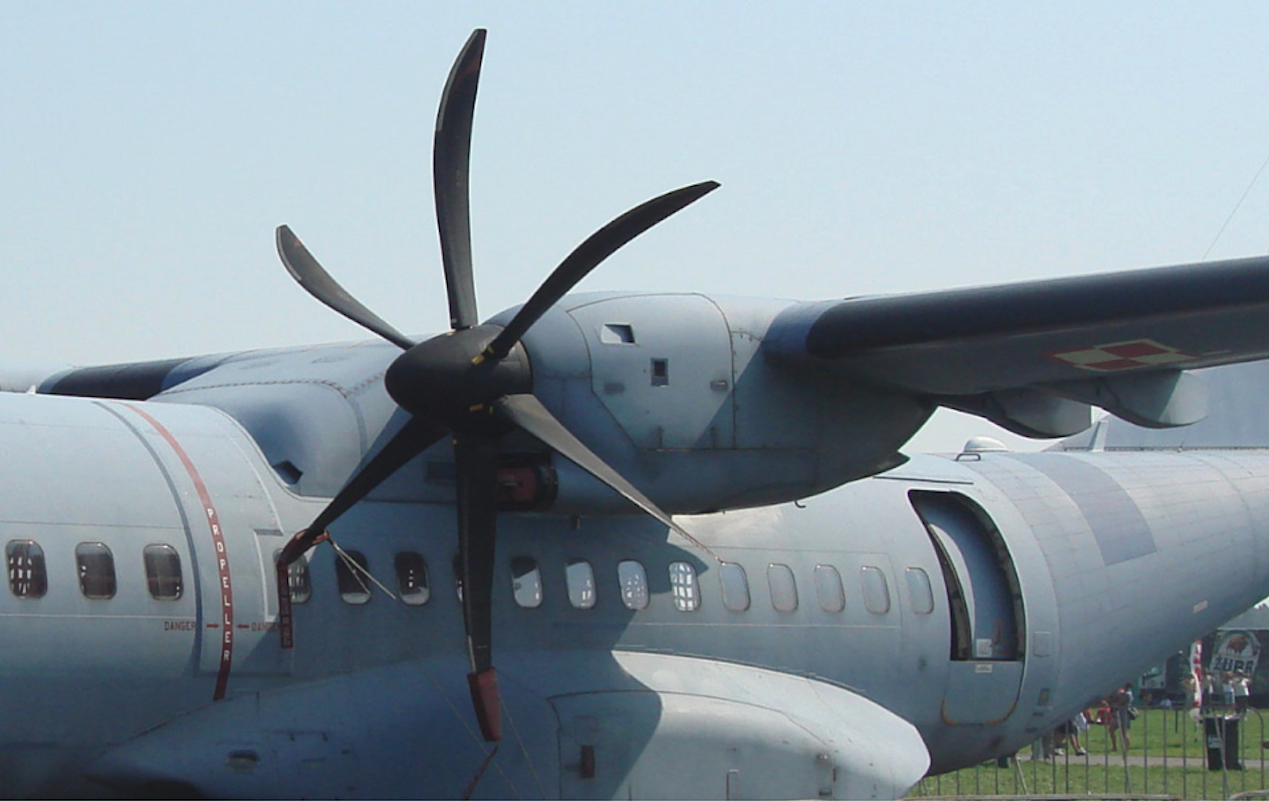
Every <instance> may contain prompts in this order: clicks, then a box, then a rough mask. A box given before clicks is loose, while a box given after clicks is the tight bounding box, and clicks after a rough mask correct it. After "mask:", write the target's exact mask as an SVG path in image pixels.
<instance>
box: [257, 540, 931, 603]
mask: <svg viewBox="0 0 1269 801" xmlns="http://www.w3.org/2000/svg"><path fill="white" fill-rule="evenodd" d="M275 556H276V555H275ZM510 566H511V594H512V597H513V598H514V599H515V602H516V604H518V605H519V606H521V607H524V608H526V609H536V608H538V607H539V606H541V605H542V600H543V598H544V590H543V580H542V570H541V568H540V567H539V566H538V563H537V560H535V559H533V558H532V557H529V556H516V557H513V558H512V560H511V565H510ZM393 567H394V569H395V572H396V578H397V590H398V593H399V596H400V598H401V600H402V601H403V602H405V603H407V604H410V605H412V606H421V605H423V604H425V603H427V602H428V601H429V600H430V599H431V596H432V592H431V588H430V583H429V580H428V570H427V562H426V561H425V560H424V558H423V556H422V555H421V554H417V553H414V552H410V551H406V552H402V553H398V554H397V555H396V556H395V557H394V558H393ZM668 571H669V579H670V596H671V599H672V601H673V603H674V608H675V609H677V610H678V611H680V612H694V611H696V610H697V609H699V608H700V606H701V589H700V583H699V579H698V577H697V573H696V568H694V567H693V566H692V565H691V564H689V563H688V562H672V563H670V565H669V568H668ZM766 572H767V576H766V578H767V587H768V590H769V591H770V596H771V605H772V606H773V607H774V608H775V609H776V611H779V612H795V611H797V609H798V605H799V597H798V584H797V579H796V577H795V576H794V574H793V569H792V568H790V567H789V566H788V565H785V564H779V563H771V564H769V565H767V571H766ZM335 574H336V579H337V583H338V585H339V594H340V597H341V598H343V600H344V601H345V602H347V603H350V604H364V603H367V602H368V601H369V600H370V580H369V576H370V573H369V563H368V562H367V560H366V557H365V556H364V555H363V554H361V553H360V552H358V551H346V552H345V554H344V556H342V557H341V556H338V555H337V556H336V560H335ZM454 575H455V577H456V585H457V586H456V589H457V592H458V596H459V598H461V597H462V591H463V588H462V579H461V578H460V577H459V576H460V572H459V566H458V564H457V560H455V565H454ZM718 575H719V580H720V584H721V588H722V602H723V607H724V608H726V609H727V610H729V611H732V612H744V611H747V610H748V609H749V608H750V603H751V599H750V591H749V576H748V573H747V572H746V571H745V568H744V567H743V566H741V565H739V564H736V563H735V562H724V563H722V565H721V566H720V567H719V573H718ZM904 580H905V581H906V583H907V588H908V596H909V598H910V602H911V605H912V611H913V612H914V613H915V614H918V615H928V614H930V613H931V612H933V611H934V592H933V589H932V587H931V586H930V577H929V575H928V574H927V573H926V572H925V571H924V570H922V569H921V568H919V567H910V568H907V569H906V570H905V571H904ZM859 581H860V584H861V586H862V588H863V596H864V608H865V609H867V610H868V611H869V612H871V613H873V614H876V615H884V614H886V613H888V612H889V611H890V585H889V582H888V580H887V579H886V574H885V573H884V572H883V571H882V570H881V568H879V567H874V566H868V565H866V566H864V567H861V568H860V570H859ZM289 583H290V589H291V600H292V602H293V603H304V602H305V601H307V600H308V599H309V597H310V595H311V592H312V591H311V587H310V583H309V578H308V565H307V563H306V562H304V561H303V560H298V561H296V562H294V563H292V564H291V566H290V572H289ZM564 585H565V588H566V590H567V592H568V601H569V603H570V604H571V605H572V606H573V607H574V608H576V609H590V608H591V607H593V606H594V605H595V602H596V601H597V599H598V591H597V588H596V581H595V571H594V568H592V567H591V564H590V562H588V561H586V560H584V559H570V560H569V561H568V562H567V563H566V564H565V566H564ZM813 585H814V588H815V598H816V601H817V602H818V604H819V607H820V609H822V610H824V611H825V612H832V613H840V612H843V611H845V609H846V590H845V586H844V584H843V582H842V575H841V573H840V572H839V571H838V569H837V568H836V567H834V566H832V565H824V564H820V565H816V566H815V570H814V574H813ZM617 589H618V592H619V593H620V597H621V602H622V604H623V605H625V607H626V608H627V609H631V610H636V611H637V610H641V609H646V608H647V606H648V602H649V600H650V592H649V589H648V574H647V571H646V569H645V568H644V566H643V564H642V563H640V562H637V561H635V560H632V559H627V560H624V561H621V562H618V563H617Z"/></svg>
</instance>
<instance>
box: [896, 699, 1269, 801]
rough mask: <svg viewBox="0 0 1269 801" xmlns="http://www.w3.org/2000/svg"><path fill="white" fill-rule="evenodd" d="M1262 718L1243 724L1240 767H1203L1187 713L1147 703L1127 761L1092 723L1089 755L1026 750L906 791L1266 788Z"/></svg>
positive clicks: (1106, 793) (1215, 793)
mask: <svg viewBox="0 0 1269 801" xmlns="http://www.w3.org/2000/svg"><path fill="white" fill-rule="evenodd" d="M1265 723H1266V721H1265V718H1263V717H1261V715H1260V714H1259V713H1258V712H1257V711H1256V710H1251V711H1250V712H1249V713H1248V714H1247V718H1246V720H1244V721H1243V722H1242V724H1241V726H1240V731H1239V735H1240V736H1239V741H1240V742H1239V752H1240V756H1241V760H1242V764H1243V766H1244V768H1245V769H1244V770H1242V771H1209V770H1207V752H1206V744H1205V743H1204V738H1203V736H1202V733H1201V731H1200V730H1199V728H1198V726H1197V725H1195V724H1194V723H1193V722H1192V721H1191V720H1190V719H1189V717H1188V714H1187V713H1186V712H1175V711H1170V710H1149V711H1143V712H1142V714H1141V717H1139V718H1138V719H1137V720H1135V721H1133V724H1132V728H1131V730H1130V735H1131V741H1132V747H1131V748H1130V749H1129V750H1128V757H1130V759H1128V760H1127V761H1126V760H1125V759H1124V755H1123V752H1122V751H1116V752H1112V751H1110V742H1109V739H1108V736H1107V730H1106V727H1104V726H1092V727H1091V728H1090V731H1088V732H1087V733H1086V734H1085V735H1084V736H1083V737H1082V738H1081V739H1082V741H1083V742H1082V744H1083V746H1084V747H1085V748H1086V749H1087V750H1088V752H1089V754H1088V756H1087V757H1079V756H1075V755H1074V754H1073V753H1072V752H1071V751H1070V749H1067V750H1066V755H1065V756H1061V757H1057V758H1055V759H1053V760H1051V761H1050V760H1036V761H1030V760H1029V756H1030V749H1026V750H1024V751H1023V752H1022V754H1021V756H1022V757H1023V758H1022V759H1021V760H1018V761H1016V762H1013V763H1011V764H1010V765H1009V767H1008V768H999V767H997V766H996V763H995V762H989V763H986V764H984V765H980V766H977V767H973V768H965V769H963V770H959V771H955V772H953V773H948V774H944V775H942V776H931V777H927V778H926V779H924V780H923V781H922V782H921V784H920V785H918V786H917V787H916V788H914V789H913V791H912V793H911V796H912V797H922V796H924V797H930V796H971V797H983V796H993V795H1001V796H1036V795H1079V796H1089V797H1093V798H1097V797H1112V796H1122V795H1135V796H1143V795H1154V796H1172V797H1177V798H1187V799H1189V798H1229V797H1230V796H1233V795H1235V794H1238V793H1247V792H1255V791H1262V790H1269V751H1266V750H1265V749H1264V748H1263V747H1262V743H1263V742H1264V741H1266V740H1269V732H1267V731H1266V730H1265ZM1120 747H1121V748H1122V743H1120ZM1141 757H1148V758H1149V759H1148V761H1147V760H1142V759H1140V758H1141ZM1130 762H1131V763H1136V764H1128V763H1130ZM1147 762H1148V764H1147Z"/></svg>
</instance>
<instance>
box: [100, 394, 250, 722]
mask: <svg viewBox="0 0 1269 801" xmlns="http://www.w3.org/2000/svg"><path fill="white" fill-rule="evenodd" d="M124 406H126V407H127V408H128V409H130V410H132V411H133V412H135V413H136V414H137V415H139V416H140V417H142V418H143V419H145V420H146V422H148V423H149V424H150V425H151V426H152V427H153V428H154V430H155V431H156V432H158V434H159V436H161V437H162V438H163V440H164V441H165V442H167V444H168V445H169V446H170V447H171V448H172V450H173V451H174V452H175V453H176V457H177V458H178V459H179V460H180V462H181V466H182V467H184V468H185V471H186V473H187V474H188V475H189V478H190V480H191V481H192V482H193V483H194V490H195V492H197V493H198V499H199V502H200V503H202V505H203V511H204V513H205V515H206V517H207V526H208V530H209V532H210V534H211V538H212V547H213V552H214V553H215V554H216V561H217V565H216V569H217V574H218V578H219V585H220V601H221V608H220V615H219V619H220V623H219V625H220V666H219V669H218V671H217V673H216V688H215V690H213V692H212V700H213V701H219V700H221V699H222V698H224V697H225V691H226V688H227V687H228V685H229V671H230V669H231V668H232V666H233V653H234V595H233V581H232V579H231V577H230V575H229V552H228V549H227V547H226V545H225V533H224V531H223V530H222V529H221V527H220V517H219V515H218V514H217V513H216V506H215V504H214V503H212V499H211V493H210V492H209V491H208V489H207V484H206V483H204V481H203V477H202V475H201V474H200V473H199V471H198V467H197V466H196V465H195V464H194V461H193V460H192V459H191V458H190V456H189V453H187V452H186V450H185V448H184V447H183V446H182V445H181V443H180V442H179V441H178V440H177V439H176V437H175V436H174V435H173V434H172V432H171V431H169V430H168V429H167V428H166V427H165V426H164V425H163V424H162V423H160V422H159V421H158V420H156V419H155V418H154V417H153V416H152V415H151V414H149V413H148V412H146V411H145V410H144V409H142V408H140V407H139V406H136V405H135V404H131V403H125V404H124ZM176 497H179V495H178V496H176ZM205 625H206V626H207V627H208V628H211V627H212V625H213V624H211V623H210V622H207V623H205Z"/></svg>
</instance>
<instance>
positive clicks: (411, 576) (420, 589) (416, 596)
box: [392, 551, 432, 606]
mask: <svg viewBox="0 0 1269 801" xmlns="http://www.w3.org/2000/svg"><path fill="white" fill-rule="evenodd" d="M392 566H393V568H395V569H396V573H397V592H398V593H400V595H401V602H402V603H405V604H409V605H410V606H422V605H423V604H425V603H427V602H428V601H429V600H431V598H432V588H431V587H430V586H429V585H428V581H427V561H426V560H425V559H424V558H423V554H420V553H415V552H414V551H402V552H401V553H399V554H397V555H396V556H394V557H393V558H392Z"/></svg>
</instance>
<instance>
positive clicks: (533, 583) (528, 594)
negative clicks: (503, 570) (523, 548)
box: [511, 556, 542, 609]
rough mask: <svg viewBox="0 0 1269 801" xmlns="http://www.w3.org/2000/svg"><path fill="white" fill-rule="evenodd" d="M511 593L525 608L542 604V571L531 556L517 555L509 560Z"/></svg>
mask: <svg viewBox="0 0 1269 801" xmlns="http://www.w3.org/2000/svg"><path fill="white" fill-rule="evenodd" d="M511 594H512V595H513V596H514V597H515V599H516V603H517V604H519V605H520V606H523V607H524V608H525V609H537V608H538V607H539V606H541V605H542V571H541V570H539V569H538V563H537V560H535V559H534V558H533V557H531V556H517V557H514V558H513V559H512V560H511Z"/></svg>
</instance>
